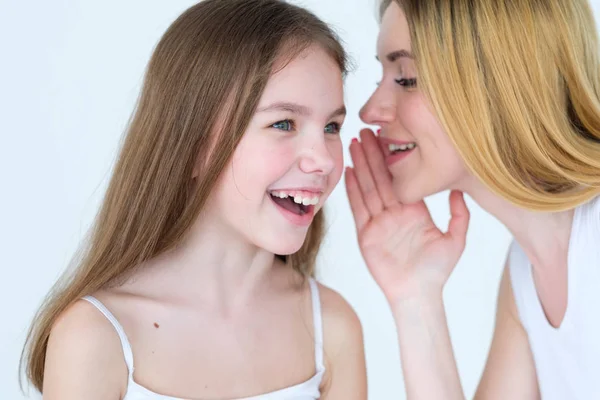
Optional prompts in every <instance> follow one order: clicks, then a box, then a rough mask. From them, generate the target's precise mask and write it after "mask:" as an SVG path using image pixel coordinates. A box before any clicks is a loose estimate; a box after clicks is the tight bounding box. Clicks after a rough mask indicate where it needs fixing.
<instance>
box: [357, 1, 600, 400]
mask: <svg viewBox="0 0 600 400" xmlns="http://www.w3.org/2000/svg"><path fill="white" fill-rule="evenodd" d="M382 14H383V18H382V22H381V30H380V34H379V40H378V44H377V53H378V58H379V60H380V61H381V63H382V66H383V79H382V81H381V83H380V85H379V86H378V88H377V90H376V91H375V93H374V94H373V95H372V97H371V98H370V99H369V101H368V102H367V104H366V105H365V106H364V108H363V109H362V111H361V117H362V119H363V120H364V121H365V122H367V123H369V124H373V125H379V126H380V127H381V133H380V136H379V137H378V138H376V137H375V136H374V135H373V134H372V133H370V132H369V131H365V132H363V133H362V134H361V139H362V140H361V142H356V143H355V144H353V145H351V154H352V158H353V161H354V166H355V169H354V170H349V172H348V174H347V189H348V195H349V197H350V200H351V204H352V209H353V213H354V217H355V220H356V225H357V229H358V234H359V241H360V246H361V251H362V254H363V256H364V258H365V260H366V262H367V265H368V266H369V268H370V270H371V272H372V274H373V276H374V277H375V279H376V280H377V282H378V283H379V285H380V286H381V289H382V290H383V292H384V293H385V294H386V296H387V299H388V301H389V303H390V305H391V308H392V310H393V314H394V317H395V319H396V325H397V327H398V339H399V343H400V350H401V357H402V364H403V372H404V376H405V383H406V389H407V393H408V398H409V399H464V398H465V396H464V393H463V391H462V388H461V383H460V379H459V376H458V371H457V368H456V362H455V359H454V356H453V352H452V346H451V342H450V337H449V334H448V327H447V324H446V317H445V312H444V304H443V297H442V290H443V287H444V284H445V283H446V280H447V279H448V277H449V275H450V273H451V272H452V269H453V268H454V266H455V265H456V263H457V262H458V260H459V258H460V256H461V253H462V251H463V249H464V246H465V239H466V232H467V226H468V222H469V212H468V211H467V208H466V206H465V203H464V201H463V197H462V195H461V194H460V192H465V193H467V194H469V195H470V196H471V197H472V198H473V200H475V201H476V202H477V203H478V204H479V205H480V206H481V207H482V208H484V209H485V210H487V211H489V212H490V213H492V214H493V215H494V216H495V217H496V218H497V219H498V220H499V221H501V222H502V223H503V224H504V225H505V226H506V227H507V228H508V229H509V230H510V231H511V232H512V234H513V235H514V237H515V241H514V243H513V245H512V246H511V249H510V251H509V254H508V257H507V262H506V267H505V270H504V276H503V279H502V282H501V284H500V294H499V296H498V310H497V314H496V329H495V333H494V339H493V341H492V345H491V348H490V353H489V358H488V362H487V365H486V367H485V371H484V372H483V376H482V379H481V383H480V385H479V387H478V389H477V393H476V395H475V398H476V399H538V398H543V399H544V400H549V399H560V400H565V399H585V400H587V399H600V385H599V384H598V378H599V377H600V313H599V311H598V305H599V304H600V294H599V293H600V292H599V290H598V289H599V288H600V249H599V247H598V244H599V243H600V196H599V195H600V53H599V46H598V38H597V34H596V32H597V30H596V26H595V24H594V18H593V14H592V11H591V8H590V5H589V3H588V2H587V0H518V1H513V0H495V1H484V0H471V1H443V0H430V1H422V0H384V1H383V2H382ZM382 150H383V151H382ZM443 190H453V191H454V192H453V193H452V194H451V197H450V209H451V212H452V219H451V221H450V224H449V227H448V231H447V232H441V231H440V230H439V229H438V228H437V227H436V226H435V224H434V223H433V221H432V218H431V216H430V214H429V211H428V210H427V207H426V205H425V203H423V201H422V200H423V198H424V197H426V196H428V195H431V194H433V193H436V192H440V191H443Z"/></svg>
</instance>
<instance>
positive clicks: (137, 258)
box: [21, 0, 347, 391]
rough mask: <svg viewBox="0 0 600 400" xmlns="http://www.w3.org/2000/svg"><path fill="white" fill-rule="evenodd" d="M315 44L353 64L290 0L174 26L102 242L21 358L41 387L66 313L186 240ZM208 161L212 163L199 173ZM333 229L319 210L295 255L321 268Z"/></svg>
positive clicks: (207, 5) (186, 19)
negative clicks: (261, 113)
mask: <svg viewBox="0 0 600 400" xmlns="http://www.w3.org/2000/svg"><path fill="white" fill-rule="evenodd" d="M311 45H318V46H320V47H322V48H323V49H324V50H325V51H326V52H327V54H329V55H330V56H331V57H332V59H333V60H334V61H335V62H336V63H337V65H338V66H339V68H340V73H341V74H342V75H344V74H345V73H346V64H347V58H346V54H345V52H344V49H343V48H342V46H341V44H340V42H339V40H338V38H337V36H336V35H335V34H334V33H333V32H332V31H331V29H330V28H329V27H328V26H327V25H326V24H325V23H323V22H322V21H321V20H319V19H318V18H317V17H316V16H314V15H313V14H312V13H310V12H308V11H306V10H305V9H302V8H300V7H297V6H294V5H291V4H288V3H286V2H284V1H279V0H206V1H203V2H201V3H199V4H197V5H194V6H192V7H191V8H189V9H188V10H187V11H186V12H184V13H183V14H182V15H181V16H180V17H179V18H178V19H177V20H176V21H175V22H174V23H173V24H172V25H171V26H170V27H169V29H168V30H167V32H166V33H165V34H164V36H163V37H162V38H161V40H160V42H159V43H158V45H157V47H156V49H155V51H154V54H153V55H152V58H151V60H150V63H149V65H148V69H147V72H146V76H145V80H144V85H143V89H142V93H141V96H140V99H139V101H138V105H137V108H136V110H135V112H134V114H133V117H132V120H131V122H130V125H129V128H128V132H127V135H126V137H125V141H124V143H123V147H122V149H121V151H120V155H119V158H118V161H117V163H116V165H115V168H114V172H113V175H112V177H111V180H110V183H109V186H108V190H107V192H106V194H105V198H104V201H103V203H102V206H101V209H100V211H99V214H98V216H97V218H96V221H95V224H94V226H93V227H92V230H91V235H90V240H89V241H88V242H87V243H86V245H85V246H84V247H83V248H82V250H83V252H82V255H81V256H80V258H78V259H75V260H74V263H75V266H76V267H77V268H76V269H75V272H74V274H73V275H72V276H68V279H67V277H65V278H63V279H62V280H61V283H60V284H57V285H56V286H55V287H54V288H53V290H52V291H51V293H50V294H49V295H48V297H47V298H46V300H45V302H44V304H43V305H42V307H41V308H40V310H39V311H38V313H37V315H36V317H35V319H34V322H33V324H32V326H31V329H30V332H29V335H28V338H27V342H26V345H25V348H24V351H23V355H22V358H21V362H22V366H24V367H25V373H26V375H27V378H28V379H29V380H30V381H31V383H32V384H33V385H34V386H35V387H36V388H37V389H38V390H40V391H41V390H42V386H43V379H44V363H45V356H46V347H47V344H48V338H49V335H50V330H51V328H52V325H53V323H54V322H55V320H56V318H57V316H58V315H59V314H60V313H62V312H63V311H64V310H65V309H66V308H67V307H68V306H69V305H70V304H72V303H73V302H75V301H76V300H77V299H79V298H81V297H83V296H85V295H88V294H91V293H93V292H95V291H97V290H99V289H101V288H103V287H106V286H107V285H118V284H119V281H120V280H122V278H123V277H124V276H126V275H127V274H128V273H130V272H131V271H132V270H133V269H134V268H136V266H138V265H140V264H141V263H143V262H144V261H146V260H148V259H151V258H153V257H155V256H157V255H159V254H160V253H163V252H165V251H167V250H168V249H171V248H173V247H174V246H175V245H176V244H177V243H178V242H180V240H181V239H182V237H183V236H184V235H185V234H186V232H187V231H188V230H189V228H190V227H191V225H192V224H193V223H194V221H195V220H196V218H197V216H198V215H199V212H200V210H201V209H202V207H203V205H204V204H205V202H206V200H207V198H208V196H209V194H210V193H211V191H212V189H213V187H214V186H215V184H216V183H217V181H218V178H219V177H220V175H221V172H222V171H223V170H224V168H225V167H226V165H227V164H228V162H229V160H230V158H231V156H232V154H233V151H234V149H235V147H236V146H237V144H238V142H239V140H240V138H241V137H242V135H243V134H244V132H245V130H246V128H247V126H248V124H249V122H250V120H251V118H252V116H253V114H254V112H255V109H256V107H257V105H258V101H259V100H260V97H261V95H262V93H263V90H264V88H265V86H266V84H267V81H268V79H269V77H270V76H271V75H272V73H273V72H274V68H281V59H282V57H284V60H287V61H289V60H291V59H293V58H294V57H296V56H297V55H298V54H299V53H301V52H302V51H304V50H305V49H307V48H308V47H309V46H311ZM284 64H285V63H284ZM199 160H200V161H199ZM198 164H201V165H204V169H203V170H202V171H201V172H200V174H199V175H198V177H197V178H196V179H195V180H196V181H195V182H194V183H192V176H193V173H194V168H195V167H196V166H197V165H198ZM323 231H324V216H323V213H322V212H319V213H318V214H317V215H316V216H315V219H314V221H313V223H312V225H311V227H310V229H309V231H308V234H307V237H306V240H305V242H304V244H303V246H302V248H301V249H300V250H299V251H298V252H297V253H295V254H293V255H291V256H288V257H285V258H286V261H287V263H288V264H290V266H291V267H292V268H294V269H296V270H297V271H298V272H299V273H300V274H302V275H303V276H305V277H306V276H310V275H312V274H313V271H314V264H315V257H316V254H317V251H318V249H319V246H320V243H321V238H322V235H323Z"/></svg>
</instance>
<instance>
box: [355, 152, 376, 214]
mask: <svg viewBox="0 0 600 400" xmlns="http://www.w3.org/2000/svg"><path fill="white" fill-rule="evenodd" d="M350 156H351V157H352V162H353V164H354V171H353V172H354V176H355V177H356V181H357V182H358V186H359V188H360V192H361V193H362V199H363V202H364V204H365V205H366V208H367V210H368V211H369V214H370V215H377V214H379V213H380V212H381V211H382V210H383V202H382V201H381V197H380V196H379V193H378V192H377V186H376V185H375V180H374V179H373V175H372V173H371V170H370V168H369V163H368V161H367V157H366V155H365V151H364V149H363V146H362V144H361V143H360V142H358V140H353V141H352V143H351V144H350Z"/></svg>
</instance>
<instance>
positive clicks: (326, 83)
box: [24, 0, 366, 400]
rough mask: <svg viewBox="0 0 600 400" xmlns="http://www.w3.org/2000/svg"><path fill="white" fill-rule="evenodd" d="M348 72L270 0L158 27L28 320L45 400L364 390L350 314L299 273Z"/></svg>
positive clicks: (337, 161) (309, 19)
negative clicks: (77, 241) (107, 176)
mask: <svg viewBox="0 0 600 400" xmlns="http://www.w3.org/2000/svg"><path fill="white" fill-rule="evenodd" d="M345 71H346V56H345V54H344V51H343V49H342V47H341V45H340V44H339V42H338V41H337V40H336V38H335V36H334V34H333V33H332V32H331V31H330V29H329V28H328V27H327V26H326V25H325V24H324V23H323V22H321V21H320V20H319V19H317V18H316V17H315V16H314V15H312V14H310V13H309V12H307V11H306V10H304V9H301V8H298V7H296V6H293V5H290V4H286V3H285V2H283V1H278V0H207V1H204V2H202V3H199V4H197V5H195V6H193V7H191V8H190V9H189V10H187V11H186V12H185V13H184V14H183V15H181V16H180V17H179V18H178V19H177V20H176V21H175V22H174V23H173V25H172V26H171V27H170V28H169V29H168V31H167V32H166V33H165V35H164V37H163V38H162V39H161V41H160V42H159V44H158V46H157V48H156V50H155V52H154V55H153V56H152V59H151V61H150V64H149V67H148V71H147V75H146V78H145V82H144V86H143V90H142V94H141V98H140V100H139V104H138V106H137V109H136V111H135V115H134V117H133V119H132V122H131V125H130V127H129V130H128V133H127V136H126V140H125V142H124V145H123V148H122V150H121V154H120V157H119V160H118V162H117V164H116V166H115V170H114V174H113V176H112V179H111V182H110V185H109V188H108V191H107V193H106V197H105V199H104V202H103V205H102V208H101V210H100V213H99V215H98V218H97V221H96V223H95V225H94V228H93V231H92V234H91V238H90V240H89V244H88V245H87V247H86V249H85V252H84V254H83V257H82V259H81V260H80V261H79V263H78V268H77V270H76V272H75V273H74V274H73V276H71V277H70V279H68V280H65V282H64V283H63V284H62V285H60V286H57V287H56V288H55V290H53V292H52V293H51V295H50V296H49V297H48V299H47V301H46V302H45V303H44V305H43V307H42V308H41V310H40V312H39V314H38V315H37V317H36V319H35V322H34V324H33V326H32V329H31V332H30V335H29V338H28V342H27V346H26V349H25V353H24V362H25V365H26V371H27V376H28V378H29V380H30V381H31V382H32V384H33V385H34V386H35V387H36V388H37V389H38V390H40V391H41V392H43V396H44V399H48V400H52V399H60V400H69V399H88V400H93V399H115V400H116V399H124V400H140V399H147V400H158V399H163V400H164V399H169V400H175V399H180V398H181V399H183V398H186V399H190V398H191V399H224V398H252V399H292V398H293V399H316V398H335V399H341V398H343V399H364V398H366V383H365V361H364V353H363V345H362V336H361V329H360V323H359V321H358V320H357V318H356V316H355V314H354V313H353V311H352V310H351V308H350V307H349V306H348V305H347V303H345V302H344V301H343V300H342V298H341V297H340V296H339V295H338V294H336V293H334V292H333V291H331V290H329V289H327V288H325V287H322V286H320V285H318V284H317V283H315V281H314V279H313V278H312V275H313V269H314V263H315V256H316V253H317V250H318V247H319V243H320V241H321V235H322V233H323V222H324V220H323V212H322V210H321V208H322V206H323V203H324V201H325V200H326V199H327V197H328V196H329V194H330V193H331V191H332V189H333V188H334V186H335V185H336V183H337V182H338V180H339V179H340V176H341V169H342V145H341V141H340V136H339V131H340V127H341V125H342V123H343V120H344V115H345V108H344V103H343V75H344V73H345Z"/></svg>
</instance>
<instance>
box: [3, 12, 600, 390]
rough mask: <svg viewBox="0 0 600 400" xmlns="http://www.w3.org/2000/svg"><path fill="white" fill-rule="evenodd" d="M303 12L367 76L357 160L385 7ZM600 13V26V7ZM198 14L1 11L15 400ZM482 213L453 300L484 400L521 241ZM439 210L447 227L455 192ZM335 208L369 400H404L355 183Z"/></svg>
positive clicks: (10, 383) (333, 275)
mask: <svg viewBox="0 0 600 400" xmlns="http://www.w3.org/2000/svg"><path fill="white" fill-rule="evenodd" d="M557 1H558V0H557ZM295 2H296V3H299V4H301V5H305V6H306V7H308V8H309V9H311V10H312V11H314V12H315V13H316V14H317V15H318V16H320V17H321V18H323V19H324V20H325V21H327V22H329V23H331V24H332V25H333V26H334V27H335V28H336V30H337V31H338V33H339V34H340V35H341V37H342V39H343V40H344V41H345V43H346V47H347V49H348V51H349V52H350V54H351V56H352V58H353V59H354V62H355V64H356V69H355V71H354V72H353V73H352V74H351V75H350V76H349V77H348V79H347V85H346V90H347V91H346V104H347V107H348V110H349V117H348V118H347V123H346V124H345V126H344V130H343V141H344V144H345V147H346V148H347V145H348V144H349V143H350V140H351V138H352V137H353V136H355V135H356V134H357V132H358V131H359V129H360V128H361V127H362V126H363V125H362V123H361V122H360V120H359V118H358V116H357V115H358V110H359V108H360V107H361V105H362V104H363V103H364V102H365V101H366V99H367V98H368V96H369V94H370V93H371V92H372V91H373V90H374V88H375V82H376V81H377V80H378V79H379V77H380V75H381V72H380V68H379V65H378V63H377V62H376V61H375V58H374V55H375V40H376V35H377V22H376V6H375V2H374V0H301V1H295ZM592 2H593V3H594V4H593V7H594V9H595V13H596V16H597V17H598V16H600V1H599V0H592ZM194 3H195V2H194V1H192V0H170V1H164V0H126V1H124V0H104V1H90V0H53V1H41V0H37V1H24V0H19V1H17V0H0V135H1V136H0V139H1V141H0V188H1V189H0V190H1V191H0V272H1V275H0V399H1V400H5V399H6V400H8V399H10V400H12V399H23V398H26V397H24V396H23V395H22V394H21V392H20V390H19V387H18V380H17V376H18V371H17V365H18V360H19V355H20V351H21V348H22V344H23V341H24V339H25V333H26V330H27V327H28V324H29V322H30V319H31V317H32V315H33V313H34V312H35V310H36V309H37V307H38V305H39V303H40V301H41V300H42V298H43V296H44V295H45V294H46V292H47V291H48V289H49V288H50V286H51V285H52V283H53V282H54V281H55V280H56V279H57V278H58V277H59V275H60V274H61V272H62V271H63V269H64V268H65V266H66V265H67V263H68V261H69V259H70V257H71V255H72V254H73V252H74V251H75V249H76V247H77V245H78V243H79V240H80V239H81V237H82V235H83V234H84V233H85V231H86V229H87V228H88V227H89V224H90V222H91V221H92V219H93V217H94V214H95V212H96V209H97V207H98V205H99V201H100V199H101V197H102V193H103V191H104V189H105V187H106V183H107V179H108V174H109V171H110V168H111V166H112V163H113V161H114V160H115V156H116V151H117V146H118V141H119V139H120V137H121V135H122V133H123V131H124V128H125V125H126V122H127V120H128V117H129V115H130V113H131V111H132V109H133V106H134V102H135V100H136V98H137V95H138V92H139V89H140V84H141V80H142V75H143V72H144V69H145V66H146V63H147V61H148V59H149V57H150V54H151V52H152V50H153V47H154V45H155V44H156V43H157V41H158V39H159V38H160V36H161V35H162V34H163V33H164V31H165V30H166V29H167V27H168V26H169V24H170V23H171V22H172V21H173V20H174V19H175V18H176V17H177V16H178V15H179V14H180V13H181V12H182V11H183V10H185V9H186V8H187V7H189V6H191V5H192V4H194ZM597 19H598V18H597ZM346 162H349V157H348V154H347V153H346ZM468 200H469V199H468ZM468 203H469V205H470V206H471V211H472V222H471V227H470V231H469V236H468V244H467V249H466V251H465V253H464V255H463V257H462V259H461V261H460V263H459V265H458V266H457V268H456V270H455V273H454V274H453V275H452V277H451V278H450V281H449V282H448V284H447V287H446V292H445V298H446V309H447V314H448V321H449V324H450V332H451V335H452V341H453V344H454V349H455V353H456V356H457V362H458V367H459V370H460V376H461V379H462V382H463V386H464V388H465V391H466V394H467V397H468V398H470V397H472V395H473V393H474V391H475V387H476V385H477V382H478V380H479V377H480V375H481V371H482V368H483V365H484V363H485V359H486V354H487V350H488V347H489V344H490V340H491V334H492V329H493V321H494V310H495V303H496V292H497V289H498V284H499V277H500V273H501V269H502V266H503V264H504V257H505V252H506V249H507V247H508V244H509V241H510V237H509V234H508V232H507V231H506V229H504V227H502V226H501V225H500V224H499V223H498V222H497V221H496V220H495V219H493V218H492V217H490V216H488V215H486V214H485V213H484V212H483V211H482V210H481V209H479V208H478V207H477V206H475V205H474V204H473V202H472V201H469V202H468ZM428 204H429V205H430V207H431V211H432V213H433V214H434V218H435V220H436V222H438V223H439V224H440V225H441V226H442V227H445V226H446V224H447V221H448V217H449V210H448V206H447V193H442V194H439V195H436V196H434V197H432V198H430V199H428ZM327 209H328V212H329V221H330V226H329V230H328V233H327V239H326V242H325V244H324V247H323V251H322V254H321V257H320V261H319V270H320V272H319V277H320V278H321V280H322V281H323V282H324V283H325V284H327V285H329V286H331V287H333V288H334V289H336V290H338V291H339V292H340V293H341V294H342V295H343V296H344V297H345V298H346V299H347V300H348V301H349V302H350V303H351V304H352V306H353V307H354V308H355V310H356V312H357V313H358V315H359V317H360V319H361V321H362V324H363V329H364V335H365V346H366V355H367V367H368V379H369V398H371V399H376V400H379V399H392V398H394V399H403V398H405V395H404V388H403V381H402V375H401V369H400V361H399V354H398V345H397V343H396V333H395V327H394V325H393V321H392V318H391V315H390V312H389V309H388V307H387V304H386V303H385V301H384V299H383V296H382V295H381V293H380V292H379V290H378V288H377V286H376V285H375V284H374V282H373V281H372V279H371V277H370V276H369V274H368V272H367V270H366V267H365V266H364V263H363V261H362V258H361V256H360V253H359V251H358V247H357V244H356V238H355V231H354V225H353V221H352V217H351V214H350V209H349V206H348V202H347V199H346V195H345V191H344V187H343V183H340V185H339V186H338V188H337V189H336V191H335V192H334V193H333V195H332V197H331V198H330V200H329V202H328V205H327ZM282 361H283V360H282ZM31 397H32V398H38V397H37V396H35V395H32V396H31Z"/></svg>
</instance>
